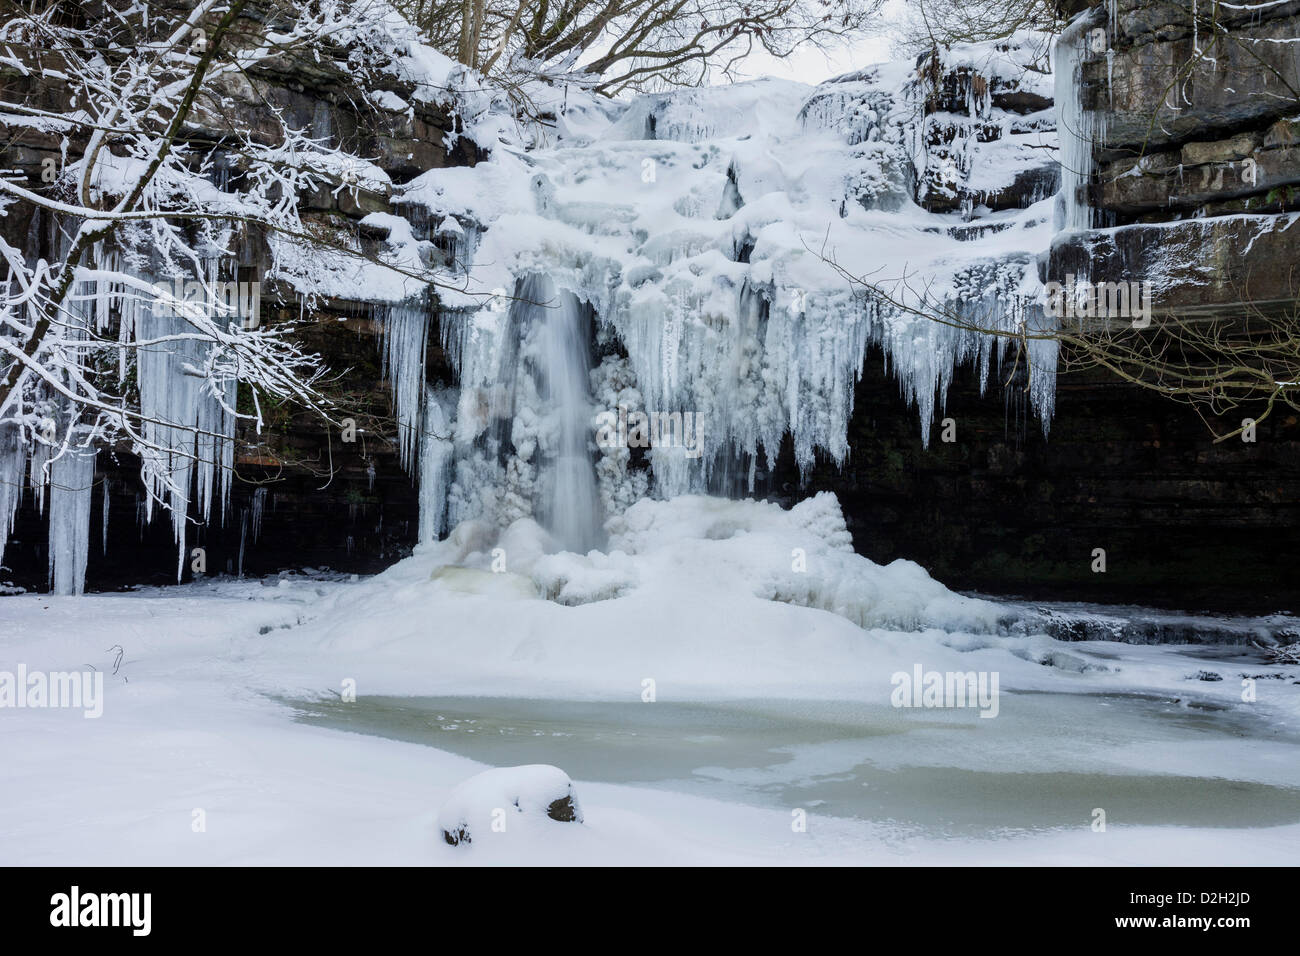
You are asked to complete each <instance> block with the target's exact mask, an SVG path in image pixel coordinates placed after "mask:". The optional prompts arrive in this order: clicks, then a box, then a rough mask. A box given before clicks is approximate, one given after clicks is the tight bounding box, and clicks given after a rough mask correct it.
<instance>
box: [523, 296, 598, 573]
mask: <svg viewBox="0 0 1300 956" xmlns="http://www.w3.org/2000/svg"><path fill="white" fill-rule="evenodd" d="M520 299H521V300H523V301H519V302H516V303H515V307H516V308H519V309H522V310H524V313H525V316H524V318H525V321H526V323H527V324H526V326H525V327H524V328H525V330H526V331H525V333H524V334H525V335H526V336H527V338H526V344H525V349H524V353H525V359H526V364H527V365H528V367H529V368H530V369H531V371H532V374H533V378H534V382H535V386H536V390H537V395H538V398H539V399H540V400H541V404H542V408H541V411H542V413H543V419H542V420H543V422H544V424H543V427H542V431H541V434H540V435H539V452H540V460H539V462H538V476H537V484H538V488H537V501H536V503H535V506H536V508H537V514H538V518H539V520H540V521H541V523H542V525H543V526H545V527H546V529H547V530H548V531H550V532H551V534H552V535H553V536H554V537H555V539H556V542H557V543H558V544H559V545H560V546H561V547H562V548H564V549H566V550H569V551H576V552H578V553H586V552H587V551H589V550H591V549H592V548H596V547H599V546H600V545H601V543H602V534H601V517H600V497H599V494H598V492H597V490H596V470H595V467H594V465H593V456H592V447H593V446H592V427H591V422H592V413H593V408H592V401H591V354H590V344H589V343H590V342H591V328H590V326H591V318H590V315H589V314H588V312H587V310H586V309H585V308H584V307H583V306H582V305H581V304H580V303H579V302H578V300H577V299H576V298H574V297H573V296H572V295H569V294H567V293H559V294H557V292H556V289H555V286H554V284H553V283H552V282H551V281H550V280H549V279H547V278H545V277H533V278H530V279H528V280H525V281H524V282H523V283H522V284H521V295H520Z"/></svg>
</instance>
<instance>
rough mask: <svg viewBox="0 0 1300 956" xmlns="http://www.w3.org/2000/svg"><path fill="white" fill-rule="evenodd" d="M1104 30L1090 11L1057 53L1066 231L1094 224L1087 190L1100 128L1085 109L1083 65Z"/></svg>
mask: <svg viewBox="0 0 1300 956" xmlns="http://www.w3.org/2000/svg"><path fill="white" fill-rule="evenodd" d="M1112 19H1113V18H1112ZM1100 29H1101V28H1099V27H1097V25H1096V22H1095V20H1094V18H1093V12H1092V11H1088V12H1087V13H1084V14H1083V15H1081V16H1079V17H1077V18H1076V19H1075V20H1073V21H1072V22H1071V23H1070V24H1069V25H1068V26H1067V27H1066V28H1065V29H1064V30H1063V31H1062V32H1061V35H1060V37H1059V38H1058V39H1057V41H1056V46H1055V48H1054V52H1053V59H1054V62H1053V64H1052V65H1053V69H1054V76H1055V81H1056V82H1055V97H1054V102H1055V105H1056V116H1057V135H1058V138H1059V140H1060V150H1061V156H1060V165H1061V201H1062V205H1063V210H1064V211H1063V215H1062V218H1061V223H1060V226H1061V229H1063V230H1073V229H1089V228H1091V227H1092V225H1093V223H1092V210H1091V208H1090V207H1089V205H1088V200H1087V195H1086V190H1087V188H1088V183H1089V182H1090V181H1091V179H1092V169H1093V156H1092V149H1093V143H1094V142H1095V141H1096V140H1097V138H1098V136H1099V133H1100V131H1099V130H1098V129H1096V128H1095V126H1096V124H1097V122H1098V121H1099V120H1098V114H1096V113H1095V112H1093V111H1091V110H1085V109H1084V108H1083V64H1084V61H1085V60H1087V58H1088V57H1089V55H1090V54H1092V53H1095V52H1096V51H1095V50H1093V49H1092V47H1093V46H1094V45H1095V44H1096V42H1097V31H1099V30H1100ZM1107 52H1108V53H1109V51H1107Z"/></svg>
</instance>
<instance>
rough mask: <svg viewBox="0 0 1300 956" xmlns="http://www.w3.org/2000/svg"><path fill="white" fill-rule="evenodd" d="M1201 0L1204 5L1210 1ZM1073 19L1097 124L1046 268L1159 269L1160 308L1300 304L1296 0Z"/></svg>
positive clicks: (1088, 118) (1125, 8)
mask: <svg viewBox="0 0 1300 956" xmlns="http://www.w3.org/2000/svg"><path fill="white" fill-rule="evenodd" d="M1207 8H1208V9H1207ZM1087 17H1088V19H1087V20H1086V22H1085V23H1083V24H1081V25H1077V26H1075V27H1074V29H1073V30H1072V31H1067V35H1066V38H1063V40H1062V43H1063V45H1066V46H1071V47H1072V48H1073V49H1072V50H1071V51H1070V52H1072V53H1073V54H1074V56H1075V58H1076V62H1077V73H1076V75H1075V77H1074V80H1075V83H1076V86H1075V89H1074V90H1073V92H1074V93H1075V95H1076V96H1077V103H1074V104H1071V103H1058V104H1057V107H1058V111H1059V112H1060V115H1062V116H1063V117H1067V116H1068V117H1071V118H1072V119H1073V122H1072V123H1071V124H1070V125H1072V126H1077V127H1078V129H1077V130H1069V131H1065V132H1063V134H1062V135H1063V137H1064V136H1066V135H1067V134H1069V133H1074V134H1075V135H1077V136H1079V137H1082V138H1084V139H1086V140H1088V141H1089V142H1088V145H1087V146H1086V147H1085V148H1084V149H1083V150H1081V151H1080V152H1081V156H1080V158H1081V165H1082V166H1083V167H1084V168H1083V169H1080V170H1079V171H1078V174H1079V178H1080V179H1082V180H1083V181H1082V183H1081V185H1080V186H1079V187H1078V193H1079V194H1078V196H1077V197H1076V198H1075V201H1077V202H1078V203H1079V204H1080V205H1086V206H1087V207H1088V208H1089V209H1090V211H1091V215H1090V216H1088V219H1089V220H1090V221H1089V222H1088V225H1091V226H1094V227H1102V231H1092V230H1084V231H1075V232H1071V233H1066V234H1063V235H1062V236H1060V237H1059V238H1058V239H1057V241H1056V242H1055V244H1054V246H1053V250H1052V256H1051V261H1050V263H1049V265H1048V273H1049V275H1050V276H1052V277H1059V276H1064V275H1067V274H1073V275H1080V276H1084V275H1091V276H1092V277H1093V280H1094V281H1136V280H1142V281H1146V282H1148V283H1150V285H1151V287H1152V291H1153V293H1154V297H1155V305H1156V308H1157V309H1158V310H1161V311H1164V312H1166V313H1170V314H1177V315H1181V316H1192V315H1195V314H1197V313H1208V314H1210V315H1215V314H1219V315H1222V314H1223V313H1224V311H1225V310H1231V309H1235V308H1246V309H1249V308H1260V309H1265V310H1277V309H1284V308H1288V307H1290V308H1293V307H1294V305H1295V302H1296V299H1297V296H1300V276H1297V275H1296V274H1295V272H1294V269H1293V268H1292V267H1293V265H1294V263H1296V262H1298V261H1300V221H1298V220H1300V43H1297V42H1296V40H1297V37H1300V3H1297V2H1283V3H1271V4H1240V5H1232V6H1228V5H1224V4H1199V5H1198V4H1196V3H1193V2H1192V0H1186V2H1149V0H1114V2H1113V3H1112V4H1111V5H1110V6H1109V7H1096V8H1094V9H1093V10H1092V11H1091V12H1090V13H1089V14H1087Z"/></svg>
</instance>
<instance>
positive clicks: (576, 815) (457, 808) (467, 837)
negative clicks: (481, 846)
mask: <svg viewBox="0 0 1300 956" xmlns="http://www.w3.org/2000/svg"><path fill="white" fill-rule="evenodd" d="M544 820H554V821H558V822H560V823H581V822H582V808H581V806H579V804H578V797H577V794H575V793H574V792H573V781H571V780H570V779H569V775H568V774H566V773H565V772H564V771H563V770H561V769H560V768H559V767H552V766H550V765H548V764H540V763H539V764H528V765H526V766H522V767H499V768H497V769H495V770H485V771H484V772H483V773H480V774H477V775H476V776H473V777H470V778H469V779H468V780H466V781H465V782H464V783H462V784H461V785H460V786H458V787H457V788H456V789H455V790H453V791H452V792H451V796H449V797H448V798H447V802H446V803H444V804H443V806H442V809H441V810H440V811H438V829H439V830H440V831H441V832H442V838H443V839H444V840H445V841H446V842H447V843H450V844H451V845H452V846H460V845H465V844H469V843H472V842H473V840H474V838H475V837H478V838H480V839H482V838H484V837H485V836H486V835H489V834H493V833H510V832H512V831H513V830H517V829H524V828H532V827H534V826H536V825H538V824H539V823H541V822H542V821H544Z"/></svg>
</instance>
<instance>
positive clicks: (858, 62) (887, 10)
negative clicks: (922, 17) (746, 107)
mask: <svg viewBox="0 0 1300 956" xmlns="http://www.w3.org/2000/svg"><path fill="white" fill-rule="evenodd" d="M906 9H907V5H906V2H905V0H888V2H886V4H885V6H884V8H883V9H882V10H881V11H880V14H879V20H880V25H881V29H880V35H879V36H870V37H862V38H859V39H857V40H855V41H853V42H852V43H850V44H846V45H845V46H842V47H840V48H839V49H834V50H827V51H822V50H818V49H815V48H811V47H810V48H808V49H805V50H799V51H796V52H795V53H794V54H792V55H791V56H789V57H788V58H786V59H784V60H781V59H777V58H776V57H772V56H768V55H767V54H766V53H761V52H760V53H752V54H750V55H749V56H748V57H746V58H745V60H744V62H743V64H742V67H741V68H742V69H743V70H744V73H745V77H744V78H745V79H751V80H752V79H757V78H758V77H760V76H776V77H780V78H781V79H785V80H797V81H799V82H800V83H809V84H813V83H820V82H822V81H823V80H828V79H830V78H831V77H832V76H839V75H840V74H841V73H849V72H851V71H853V70H860V69H862V68H863V67H866V66H870V65H871V64H873V63H884V62H886V61H888V60H892V59H894V58H895V57H894V54H893V52H892V49H891V48H892V46H893V42H894V39H893V35H892V31H893V28H894V26H895V24H897V23H898V22H899V21H900V20H901V19H902V17H903V16H904V15H905V12H906Z"/></svg>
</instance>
